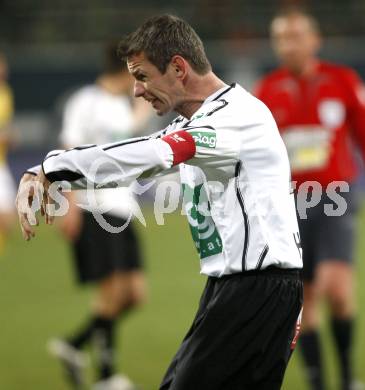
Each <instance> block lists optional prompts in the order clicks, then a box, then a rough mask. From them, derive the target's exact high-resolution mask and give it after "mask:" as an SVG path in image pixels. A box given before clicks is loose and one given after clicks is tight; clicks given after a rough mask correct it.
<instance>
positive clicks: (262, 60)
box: [0, 0, 365, 390]
mask: <svg viewBox="0 0 365 390" xmlns="http://www.w3.org/2000/svg"><path fill="white" fill-rule="evenodd" d="M288 4H299V5H304V6H306V7H307V8H308V10H309V11H311V12H312V13H313V14H314V15H315V16H316V17H317V18H318V20H319V22H320V26H321V30H322V32H323V35H324V36H325V41H324V47H323V50H322V52H321V55H322V58H326V59H328V60H333V61H336V62H338V63H342V64H346V65H350V66H351V67H353V68H354V69H356V70H357V71H358V72H359V73H360V75H362V77H363V78H365V50H364V45H365V1H364V0H347V1H343V0H332V1H330V0H321V1H314V0H313V1H300V2H295V1H273V0H255V1H253V0H225V1H221V0H220V1H218V0H184V1H179V0H173V1H162V0H155V1H151V0H150V1H148V0H145V1H141V0H134V1H133V2H127V1H123V0H87V1H86V0H78V1H72V0H62V1H60V0H47V1H45V0H32V1H30V0H0V52H2V53H4V54H5V55H6V57H7V60H8V66H9V78H8V83H9V85H10V87H11V89H12V92H13V95H14V101H15V113H14V117H13V121H12V129H14V133H15V137H14V141H13V142H12V144H11V146H10V150H9V152H8V162H9V165H10V168H11V172H12V174H13V176H14V178H15V180H18V178H19V176H20V174H21V173H22V172H23V171H24V169H26V168H27V167H29V166H31V165H34V164H36V163H37V162H39V161H40V159H41V158H42V157H43V156H44V154H45V153H46V151H48V150H49V149H52V148H55V147H57V146H58V133H59V130H60V126H61V122H60V121H61V114H62V107H63V103H64V101H65V99H66V98H67V97H68V96H69V95H70V93H72V92H73V91H74V90H75V89H77V88H78V87H80V86H81V85H84V84H87V83H92V82H93V81H94V79H95V77H96V75H97V74H98V72H99V71H100V69H101V65H102V55H101V53H102V49H103V47H104V45H105V42H107V41H109V40H111V39H116V38H118V37H120V36H122V35H123V34H124V33H128V32H130V31H131V30H134V29H135V28H136V27H137V26H138V25H139V24H140V23H141V22H142V21H144V20H145V19H146V18H148V17H150V16H152V15H155V14H159V13H164V12H169V13H173V14H176V15H178V16H180V17H183V18H185V19H186V20H188V21H189V22H190V23H191V24H192V25H193V27H194V28H195V29H196V30H197V32H198V33H199V35H200V36H201V37H202V39H203V41H204V43H205V46H206V49H207V53H208V56H209V58H210V60H211V62H212V64H213V68H214V69H215V70H216V72H217V73H218V74H219V75H220V76H221V77H222V78H223V79H224V80H225V81H226V82H227V83H230V82H234V81H236V82H239V83H241V84H242V85H243V86H244V87H246V88H247V89H249V90H251V89H252V87H253V85H254V83H255V81H256V80H257V79H258V78H259V77H260V75H262V74H263V73H264V72H266V71H268V70H270V69H272V68H273V67H274V66H275V65H276V60H275V57H274V55H273V53H272V50H271V48H270V42H269V40H268V27H269V22H270V20H271V18H272V16H273V15H274V14H275V13H276V12H277V11H278V9H279V8H280V7H281V6H285V5H288ZM167 122H168V119H166V118H165V119H157V118H156V119H154V120H152V121H151V123H150V124H149V126H147V127H148V129H147V131H146V132H147V133H149V132H153V131H156V130H158V129H159V128H161V127H163V126H164V125H165V124H166V123H167ZM144 211H145V214H146V216H147V226H148V229H145V228H144V227H143V226H141V225H140V226H139V230H140V234H141V235H142V238H143V242H144V252H145V255H146V263H147V278H148V285H149V299H148V302H147V304H146V305H145V306H144V307H143V308H141V309H140V310H139V311H138V312H137V313H135V314H133V316H131V317H130V318H128V320H127V322H126V326H125V327H123V335H122V337H121V343H123V345H122V346H121V347H122V350H123V353H122V357H121V359H120V361H119V364H120V365H121V367H123V371H125V372H126V373H128V375H129V376H131V377H132V378H133V380H134V381H135V382H136V383H138V384H140V385H141V386H142V388H143V389H146V390H153V389H156V388H157V386H158V383H159V380H160V379H161V377H162V375H163V373H164V370H165V369H166V367H167V364H168V363H169V361H170V358H171V357H172V355H173V353H174V351H176V349H177V347H178V345H179V343H180V341H181V339H182V337H183V336H184V333H185V331H186V330H187V328H188V326H189V324H190V322H191V320H192V318H193V314H194V312H195V310H196V307H197V303H198V299H199V296H200V292H201V289H202V287H203V285H204V278H203V277H202V276H200V275H199V264H198V258H197V255H196V253H195V248H194V246H193V243H192V241H191V240H190V237H189V231H188V226H187V224H186V223H185V221H184V218H183V217H182V216H181V215H179V213H176V214H173V215H170V216H168V217H167V224H168V226H158V225H157V224H156V222H155V221H154V218H153V213H152V211H151V209H150V207H149V204H148V201H145V202H144ZM358 223H359V232H358V234H359V237H361V236H362V235H363V234H365V209H364V207H363V208H362V212H361V213H360V214H359V217H358ZM359 241H360V240H359ZM68 251H69V249H68V247H67V245H66V244H65V243H64V242H63V240H62V238H61V237H60V235H59V234H58V233H57V231H56V229H55V228H48V229H46V228H45V227H44V226H41V227H40V232H39V236H38V238H37V239H36V240H35V241H32V242H30V243H26V242H23V241H22V239H21V237H20V232H19V229H18V227H17V226H15V227H14V228H13V232H12V234H11V236H10V238H9V239H8V240H7V242H6V246H5V248H4V251H3V252H2V254H1V255H0V390H18V389H19V390H20V389H21V390H24V389H27V390H53V389H67V385H66V383H65V382H64V379H63V377H62V375H61V372H60V370H59V367H58V365H57V362H55V361H53V360H51V359H50V358H49V357H48V355H47V352H46V349H45V344H46V341H47V339H48V338H49V337H51V336H53V335H55V334H63V333H65V332H66V331H67V330H68V329H70V328H71V327H73V326H74V324H76V323H78V322H79V319H80V318H82V316H83V315H84V314H85V313H86V312H87V311H88V305H89V303H88V300H89V295H90V294H91V290H90V289H87V290H85V289H80V288H78V287H77V285H76V283H74V280H73V276H72V272H71V265H70V263H69V261H68V258H69V252H68ZM364 260H365V247H364V243H363V242H359V245H358V248H357V267H358V268H357V271H358V272H357V273H358V294H357V296H358V306H359V311H360V319H359V322H358V326H357V343H356V351H355V352H356V359H355V362H356V366H355V369H356V377H357V378H359V379H361V380H362V381H363V382H365V370H364V369H365V352H364V351H365V337H364V333H365V331H364V329H365V318H364V303H363V302H364V299H365V287H364V283H363V282H362V281H363V280H365V265H364V264H363V263H364ZM324 310H325V309H324ZM326 337H327V338H329V337H330V335H329V334H327V336H326ZM325 348H326V354H325V356H326V372H327V376H328V378H329V379H328V380H329V383H330V384H331V386H333V388H335V386H336V383H335V380H336V379H335V378H334V375H333V373H334V372H336V370H337V366H336V364H337V362H336V361H335V360H334V359H333V357H332V355H333V354H332V350H331V348H332V347H331V346H330V345H329V343H327V342H326V344H325ZM298 355H299V354H298ZM294 387H295V389H296V390H301V389H303V390H305V389H306V384H305V381H304V376H303V372H302V370H301V362H300V356H296V355H295V356H294V359H293V360H292V361H291V363H290V367H289V369H288V373H287V376H286V382H285V385H284V389H287V390H291V389H293V388H294ZM187 390H188V389H187Z"/></svg>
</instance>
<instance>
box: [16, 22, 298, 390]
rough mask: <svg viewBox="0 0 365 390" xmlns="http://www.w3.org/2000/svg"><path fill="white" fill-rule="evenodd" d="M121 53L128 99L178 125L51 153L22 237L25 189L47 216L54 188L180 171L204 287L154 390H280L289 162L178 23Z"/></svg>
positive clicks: (287, 306) (287, 292) (27, 179)
mask: <svg viewBox="0 0 365 390" xmlns="http://www.w3.org/2000/svg"><path fill="white" fill-rule="evenodd" d="M120 52H121V55H122V56H123V57H126V58H127V63H128V68H129V71H130V73H131V74H132V75H133V76H134V77H135V87H134V93H135V96H139V97H143V98H144V99H145V100H147V101H149V102H150V103H151V104H152V106H153V107H154V108H155V110H156V111H157V113H158V114H159V115H163V114H165V113H167V112H169V111H171V110H174V111H176V112H178V113H179V114H180V115H179V116H178V117H177V118H176V119H175V120H174V121H173V122H172V123H171V124H170V125H169V126H167V127H166V128H165V129H164V130H162V131H160V132H159V133H157V134H155V135H153V136H151V137H141V138H134V139H130V140H128V141H124V142H117V143H114V144H108V145H100V146H97V145H89V146H85V147H81V148H76V149H72V150H68V151H66V152H63V151H54V152H52V153H50V154H49V155H48V156H47V157H46V159H45V160H44V161H43V164H42V168H40V167H35V168H32V169H30V170H29V171H28V172H29V173H27V174H25V175H24V176H23V179H22V180H21V183H20V187H19V192H18V198H17V207H18V210H19V219H20V224H21V227H22V231H23V235H24V238H25V239H27V240H29V239H30V238H31V237H33V236H34V230H33V228H32V226H31V224H32V223H36V217H35V215H34V213H33V212H32V211H31V210H30V209H29V207H28V195H29V192H28V191H27V185H29V183H34V182H41V183H42V184H43V185H44V187H45V189H46V192H45V198H46V199H45V201H44V208H45V207H46V206H47V205H48V206H50V205H52V204H51V203H52V199H51V196H50V192H49V191H48V190H52V188H53V187H52V185H51V183H52V182H55V181H59V180H69V181H70V183H71V186H72V187H73V188H75V189H76V188H85V186H86V185H87V183H92V184H93V185H94V186H95V185H99V186H107V185H110V186H113V185H116V184H118V185H119V186H120V185H128V184H129V183H131V182H133V180H135V178H137V177H141V176H151V175H154V174H157V173H159V172H163V171H166V170H168V169H169V168H171V167H173V166H177V165H179V168H180V173H181V182H182V187H183V191H184V201H185V209H186V214H187V217H188V221H189V223H190V228H191V232H192V236H193V239H194V242H195V245H196V247H197V250H198V253H199V256H200V264H201V272H202V273H203V274H205V275H207V276H208V281H207V285H206V287H205V290H204V292H203V295H202V298H201V301H200V306H199V309H198V312H197V314H196V317H195V319H194V322H193V324H192V326H191V328H190V330H189V332H188V333H187V335H186V337H185V339H184V341H183V343H182V345H181V347H180V349H179V351H178V352H177V354H176V356H175V358H174V359H173V361H172V363H171V365H170V367H169V369H168V371H167V373H166V375H165V377H164V379H163V381H162V384H161V386H160V389H161V390H167V389H169V390H194V389H199V390H204V389H207V390H238V389H239V390H242V389H267V390H275V389H279V388H280V387H281V383H282V380H283V377H284V373H285V369H286V366H287V363H288V361H289V358H290V356H291V353H292V350H293V348H294V346H295V344H296V339H297V336H298V329H299V323H298V322H299V321H298V320H299V319H300V312H301V307H302V283H301V280H300V276H299V270H300V269H301V267H302V260H301V248H300V240H299V233H298V225H297V221H296V215H295V207H294V199H293V194H292V191H291V187H290V183H289V182H290V169H289V162H288V158H287V154H286V151H285V146H284V144H283V142H282V140H281V138H280V135H279V132H278V129H277V127H276V124H275V122H274V120H273V118H272V115H271V114H270V112H269V110H268V109H267V108H266V107H265V105H264V104H262V103H261V102H260V101H259V100H257V99H256V98H254V97H253V96H252V95H250V94H249V93H248V92H246V91H245V90H244V89H243V88H242V87H241V86H239V85H237V84H232V85H231V86H229V85H226V84H225V83H224V82H223V81H222V80H220V79H219V78H218V77H217V76H216V75H215V74H214V73H213V72H212V70H211V66H210V64H209V61H208V60H207V58H206V55H205V52H204V47H203V44H202V42H201V40H200V39H199V37H198V36H197V34H196V33H195V31H194V30H193V29H192V27H191V26H189V24H187V23H186V22H185V21H183V20H181V19H179V18H177V17H174V16H170V15H163V16H158V17H155V18H152V19H150V20H148V21H147V22H146V23H145V24H143V25H142V26H141V27H140V28H139V29H138V30H137V31H136V32H134V33H133V34H131V35H129V36H127V37H126V38H125V39H124V40H123V41H122V43H121V45H120ZM101 162H103V163H102V164H101ZM108 162H109V163H108ZM110 181H112V182H110ZM46 222H48V223H51V222H52V216H51V215H50V208H48V209H47V210H46ZM162 245H163V243H162Z"/></svg>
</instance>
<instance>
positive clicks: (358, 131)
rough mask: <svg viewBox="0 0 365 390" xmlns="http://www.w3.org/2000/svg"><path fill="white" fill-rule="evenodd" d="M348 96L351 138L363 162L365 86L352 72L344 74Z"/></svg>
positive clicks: (364, 145) (364, 152)
mask: <svg viewBox="0 0 365 390" xmlns="http://www.w3.org/2000/svg"><path fill="white" fill-rule="evenodd" d="M344 77H345V80H346V84H347V87H348V94H349V107H348V114H349V120H350V125H351V130H352V134H353V138H354V139H355V141H356V144H357V146H358V147H359V149H360V151H361V154H362V157H363V160H364V161H365V85H364V83H363V81H362V80H361V78H360V77H359V75H358V74H357V73H356V72H355V71H353V70H347V72H346V73H344Z"/></svg>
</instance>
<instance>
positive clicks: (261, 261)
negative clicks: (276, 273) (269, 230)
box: [256, 244, 269, 270]
mask: <svg viewBox="0 0 365 390" xmlns="http://www.w3.org/2000/svg"><path fill="white" fill-rule="evenodd" d="M268 252H269V245H267V244H266V245H265V246H264V249H263V250H262V252H261V254H260V257H259V260H258V262H257V265H256V269H257V270H259V269H261V267H262V263H263V262H264V260H265V257H266V255H267V254H268Z"/></svg>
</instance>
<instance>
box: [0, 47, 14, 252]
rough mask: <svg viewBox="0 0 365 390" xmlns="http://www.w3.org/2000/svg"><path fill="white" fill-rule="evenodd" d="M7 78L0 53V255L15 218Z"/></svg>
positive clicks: (12, 107)
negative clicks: (7, 158)
mask: <svg viewBox="0 0 365 390" xmlns="http://www.w3.org/2000/svg"><path fill="white" fill-rule="evenodd" d="M7 77H8V64H7V61H6V58H5V56H4V55H3V54H2V53H1V52H0V254H1V252H2V250H3V246H4V241H5V237H6V234H7V233H8V232H9V229H10V228H11V226H12V224H13V222H14V217H15V214H14V211H15V210H14V196H15V185H14V182H13V179H12V177H11V174H10V171H9V168H8V166H7V163H6V150H7V148H8V145H9V142H10V141H11V130H12V129H11V120H12V117H13V112H14V103H13V94H12V91H11V89H10V87H9V85H8V83H7Z"/></svg>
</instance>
